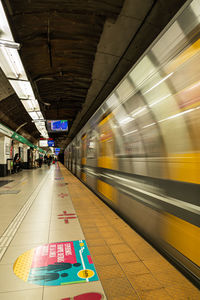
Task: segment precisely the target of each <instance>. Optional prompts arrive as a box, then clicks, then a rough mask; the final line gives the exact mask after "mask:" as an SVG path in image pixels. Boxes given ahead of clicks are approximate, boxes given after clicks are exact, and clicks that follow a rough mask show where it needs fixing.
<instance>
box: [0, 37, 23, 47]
mask: <svg viewBox="0 0 200 300" xmlns="http://www.w3.org/2000/svg"><path fill="white" fill-rule="evenodd" d="M0 47H5V48H12V49H16V50H19V49H20V44H19V43H15V42H13V41H6V40H1V39H0Z"/></svg>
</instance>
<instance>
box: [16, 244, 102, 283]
mask: <svg viewBox="0 0 200 300" xmlns="http://www.w3.org/2000/svg"><path fill="white" fill-rule="evenodd" d="M13 270H14V273H15V274H16V276H18V277H19V278H21V279H22V280H24V281H26V282H29V283H33V284H38V285H49V286H53V285H54V286H55V285H65V284H72V283H81V282H90V281H97V280H98V276H97V273H96V270H95V267H94V264H93V262H92V259H91V256H90V253H89V250H88V247H87V245H86V242H85V240H80V241H70V242H59V243H51V244H46V245H42V246H39V247H37V248H34V249H31V250H29V251H27V252H25V253H23V254H22V255H21V256H19V257H18V258H17V260H16V262H15V264H14V267H13Z"/></svg>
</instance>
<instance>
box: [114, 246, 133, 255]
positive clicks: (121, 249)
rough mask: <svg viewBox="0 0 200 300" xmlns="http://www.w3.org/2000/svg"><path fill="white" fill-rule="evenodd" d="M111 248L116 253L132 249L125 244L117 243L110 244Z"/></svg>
mask: <svg viewBox="0 0 200 300" xmlns="http://www.w3.org/2000/svg"><path fill="white" fill-rule="evenodd" d="M110 249H111V250H112V252H113V253H114V254H116V253H124V252H127V251H130V250H131V249H130V248H129V247H128V246H127V245H125V244H117V245H110Z"/></svg>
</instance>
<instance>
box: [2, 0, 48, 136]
mask: <svg viewBox="0 0 200 300" xmlns="http://www.w3.org/2000/svg"><path fill="white" fill-rule="evenodd" d="M0 32H1V39H0V51H1V55H2V58H3V61H0V67H1V68H2V70H3V72H4V73H5V75H6V77H7V79H8V80H9V82H10V84H11V85H12V87H13V89H14V91H15V92H16V94H17V95H18V97H19V98H20V99H21V102H22V104H23V106H24V107H25V109H26V111H27V112H28V113H29V115H30V116H31V118H32V119H33V120H36V119H44V118H43V115H42V113H41V111H40V108H39V104H38V101H37V100H36V99H35V95H34V92H33V89H32V86H31V84H30V82H29V81H28V80H27V76H26V72H25V70H24V67H23V64H22V62H21V58H20V56H19V54H18V52H17V50H18V49H19V47H20V44H18V43H16V42H15V41H14V39H13V36H12V33H11V30H10V27H9V23H8V21H7V17H6V14H5V11H4V8H3V5H2V1H1V0H0ZM10 77H11V78H12V77H14V78H13V79H11V78H10ZM19 78H20V79H19ZM16 79H17V80H16ZM25 99H27V101H29V102H27V103H25ZM30 110H31V111H30ZM39 132H40V133H41V134H42V135H44V136H45V137H48V134H47V131H46V127H45V126H44V127H43V129H40V130H39Z"/></svg>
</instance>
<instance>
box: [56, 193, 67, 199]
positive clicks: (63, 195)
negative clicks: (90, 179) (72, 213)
mask: <svg viewBox="0 0 200 300" xmlns="http://www.w3.org/2000/svg"><path fill="white" fill-rule="evenodd" d="M67 196H68V194H63V193H60V194H58V197H61V198H64V197H67Z"/></svg>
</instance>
